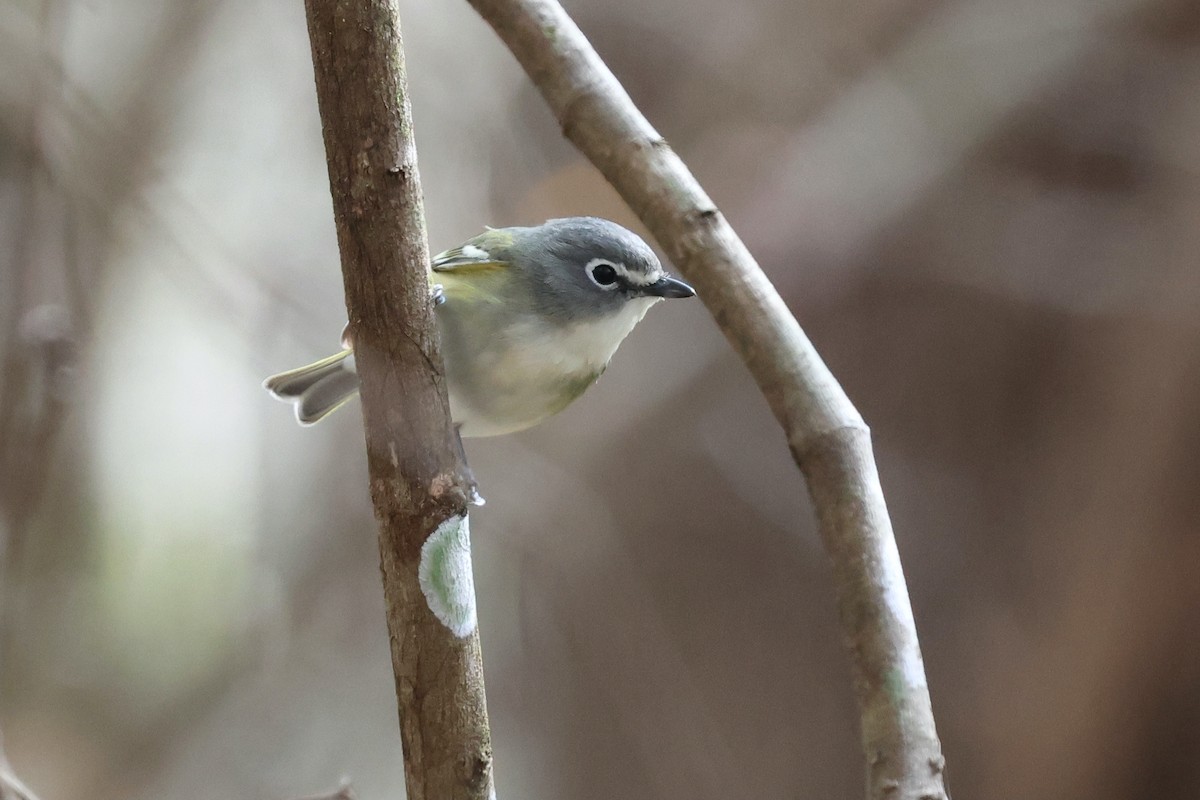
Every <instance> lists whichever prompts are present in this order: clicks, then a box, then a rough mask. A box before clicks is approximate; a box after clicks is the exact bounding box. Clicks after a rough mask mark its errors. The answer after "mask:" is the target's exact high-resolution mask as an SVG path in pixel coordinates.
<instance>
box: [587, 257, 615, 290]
mask: <svg viewBox="0 0 1200 800" xmlns="http://www.w3.org/2000/svg"><path fill="white" fill-rule="evenodd" d="M588 275H590V276H591V278H592V282H593V283H595V284H596V285H597V286H601V287H603V288H605V289H610V288H612V287H613V286H615V285H616V284H617V279H618V277H619V276H618V275H617V268H616V267H614V266H613V265H612V264H609V263H608V262H607V261H598V262H596V263H595V264H589V265H588Z"/></svg>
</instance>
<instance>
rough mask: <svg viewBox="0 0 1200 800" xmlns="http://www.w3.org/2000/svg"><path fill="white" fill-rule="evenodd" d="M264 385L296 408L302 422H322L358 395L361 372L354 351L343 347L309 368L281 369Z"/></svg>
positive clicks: (297, 416) (307, 423)
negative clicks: (355, 366)
mask: <svg viewBox="0 0 1200 800" xmlns="http://www.w3.org/2000/svg"><path fill="white" fill-rule="evenodd" d="M263 386H264V387H265V388H266V390H267V391H268V392H270V393H271V394H273V395H275V397H278V398H279V399H280V400H283V401H285V402H288V403H291V404H292V405H293V407H294V408H295V409H296V420H297V421H298V422H299V423H300V424H301V425H312V424H314V423H316V422H320V421H321V420H322V419H324V418H325V416H326V415H327V414H329V413H330V412H332V411H334V410H336V409H338V408H340V407H341V406H342V405H343V404H344V403H345V402H346V401H348V400H349V399H350V398H352V397H354V395H356V394H358V372H357V371H355V368H354V351H352V350H343V351H342V352H340V353H338V354H336V355H332V356H330V357H329V358H323V359H321V360H320V361H318V362H316V363H315V364H309V365H308V366H307V367H299V368H298V369H293V370H289V371H287V372H281V373H279V374H278V375H272V376H271V377H269V378H267V380H266V381H265V382H264V383H263Z"/></svg>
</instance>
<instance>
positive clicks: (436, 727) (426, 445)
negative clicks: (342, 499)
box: [305, 0, 492, 800]
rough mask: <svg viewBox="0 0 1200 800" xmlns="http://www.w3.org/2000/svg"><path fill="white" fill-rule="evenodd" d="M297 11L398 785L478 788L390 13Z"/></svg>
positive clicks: (401, 80)
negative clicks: (360, 433)
mask: <svg viewBox="0 0 1200 800" xmlns="http://www.w3.org/2000/svg"><path fill="white" fill-rule="evenodd" d="M305 9H306V12H307V17H308V31H309V38H310V39H311V43H312V54H313V66H314V68H315V72H316V82H317V101H318V105H319V107H320V112H321V122H322V128H323V132H324V138H325V152H326V157H327V160H328V167H329V182H330V188H331V191H332V194H333V208H334V219H335V222H336V224H337V234H338V245H339V247H340V250H341V254H342V275H343V279H344V283H345V289H346V310H347V314H348V317H349V320H350V326H351V331H352V333H353V340H354V349H355V356H354V357H355V360H356V364H357V367H358V372H359V375H360V376H361V380H362V389H361V394H362V409H363V423H364V427H365V429H366V445H367V467H368V471H369V473H370V484H371V496H372V500H373V502H374V505H375V513H376V517H377V518H378V520H379V550H380V559H381V562H382V568H383V569H382V571H383V588H384V597H385V601H386V605H387V622H388V631H389V633H390V637H391V650H392V668H393V671H394V672H395V677H396V694H397V697H398V700H399V706H400V728H401V736H402V739H403V743H404V772H405V780H406V784H407V789H408V792H407V796H408V797H409V800H458V799H460V798H461V799H462V800H468V799H469V800H486V798H488V797H489V795H491V794H492V752H491V735H490V733H489V730H488V721H487V710H486V707H485V704H484V689H483V663H482V658H481V655H480V649H479V635H478V631H477V629H476V625H475V613H474V589H473V584H472V576H471V568H470V549H469V543H468V542H467V525H466V523H467V516H466V515H467V500H468V497H469V494H470V492H471V491H473V489H472V487H471V486H470V484H469V482H468V480H467V478H466V476H465V470H464V465H463V464H462V463H461V461H460V459H459V456H458V448H457V447H456V446H455V440H454V436H455V434H454V431H453V428H452V427H451V420H450V412H449V405H448V403H447V399H446V390H445V379H444V377H443V368H442V359H441V354H440V352H439V349H438V339H437V336H436V330H435V328H434V316H433V305H432V302H431V300H430V295H429V286H428V277H427V276H428V268H429V249H428V244H427V241H426V233H425V215H424V208H423V205H422V202H421V186H420V179H419V176H418V173H417V156H416V148H415V145H414V143H413V134H412V120H411V115H410V110H409V100H408V87H407V83H406V77H405V67H404V54H403V50H402V47H401V39H400V20H399V17H398V14H397V10H396V7H395V3H394V2H389V0H362V2H357V3H344V2H340V0H306V2H305ZM399 398H403V401H404V407H403V410H402V411H401V409H400V408H399V407H398V404H397V402H396V401H397V400H398V399H399ZM447 588H448V589H449V591H450V592H451V593H452V594H453V597H452V598H451V599H452V600H453V601H456V602H451V603H449V604H448V605H449V607H450V608H451V609H456V610H463V608H464V606H465V603H463V602H462V601H464V600H469V604H470V608H469V612H470V613H469V614H464V615H462V616H460V617H457V618H455V619H453V620H451V619H450V618H448V617H447V605H443V604H441V603H440V601H442V600H444V599H445V597H444V596H443V594H442V593H440V592H439V589H440V590H447ZM431 605H432V606H433V608H431ZM435 608H436V609H437V613H435V610H434V609H435ZM452 627H453V630H452Z"/></svg>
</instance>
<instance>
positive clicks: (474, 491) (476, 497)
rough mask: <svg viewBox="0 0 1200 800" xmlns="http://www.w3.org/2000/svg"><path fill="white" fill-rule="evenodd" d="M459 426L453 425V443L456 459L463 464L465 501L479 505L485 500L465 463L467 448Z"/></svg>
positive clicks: (473, 475)
mask: <svg viewBox="0 0 1200 800" xmlns="http://www.w3.org/2000/svg"><path fill="white" fill-rule="evenodd" d="M461 427H462V426H461V425H455V426H454V443H455V445H456V446H457V447H458V459H459V461H460V462H461V463H462V466H463V477H464V478H466V479H467V492H468V494H467V502H468V503H470V504H471V505H473V506H481V505H483V504H485V503H486V502H487V501H486V500H484V499H483V495H481V494H480V493H479V482H478V481H476V480H475V473H474V472H473V471H472V470H471V465H470V464H469V463H467V450H466V448H465V447H463V440H462V433H461V432H460V431H459V428H461Z"/></svg>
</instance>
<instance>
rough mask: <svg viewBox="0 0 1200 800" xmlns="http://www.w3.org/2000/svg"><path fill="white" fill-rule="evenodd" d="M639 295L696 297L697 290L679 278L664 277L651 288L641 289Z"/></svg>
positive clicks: (644, 287)
mask: <svg viewBox="0 0 1200 800" xmlns="http://www.w3.org/2000/svg"><path fill="white" fill-rule="evenodd" d="M639 294H642V295H646V296H648V297H695V296H696V290H695V289H693V288H692V287H690V286H688V285H687V284H686V283H684V282H683V281H681V280H679V279H677V278H671V277H668V276H666V275H664V276H663V277H661V278H659V279H658V280H656V281H655V282H654V283H652V284H650V285H649V286H643V287H641V290H640V292H639Z"/></svg>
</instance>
